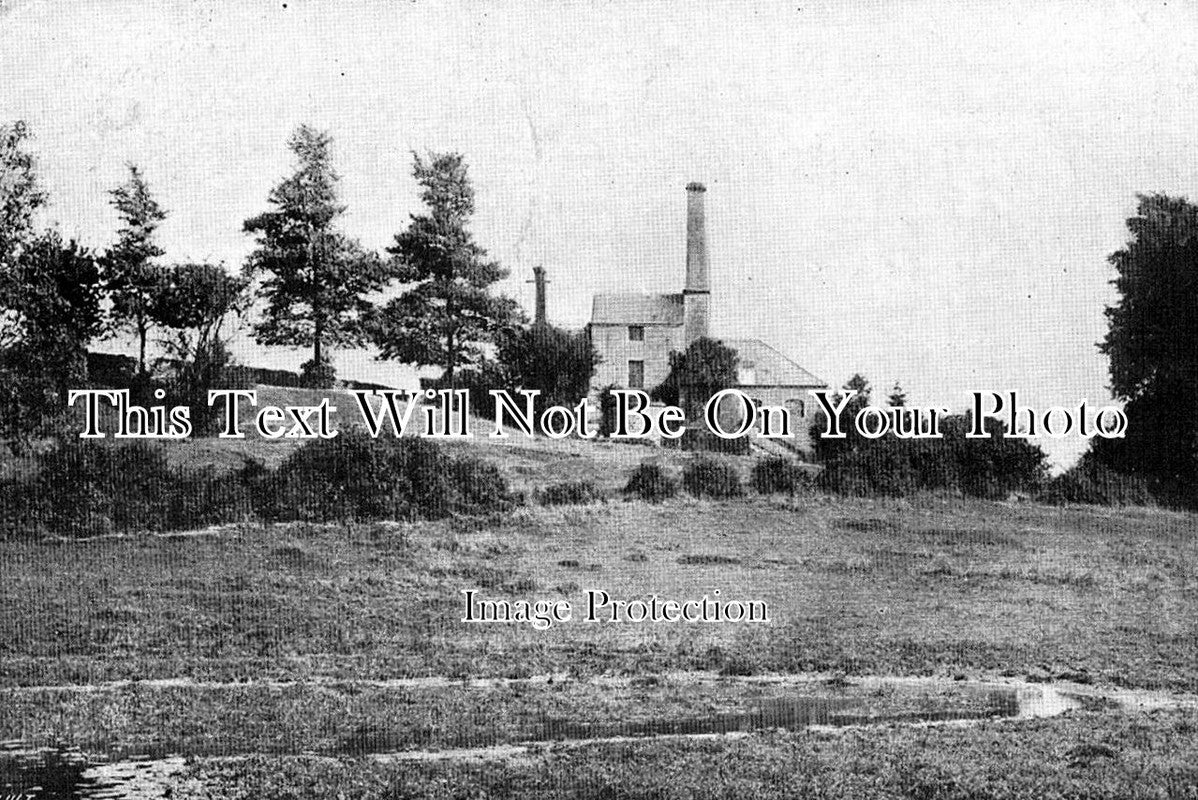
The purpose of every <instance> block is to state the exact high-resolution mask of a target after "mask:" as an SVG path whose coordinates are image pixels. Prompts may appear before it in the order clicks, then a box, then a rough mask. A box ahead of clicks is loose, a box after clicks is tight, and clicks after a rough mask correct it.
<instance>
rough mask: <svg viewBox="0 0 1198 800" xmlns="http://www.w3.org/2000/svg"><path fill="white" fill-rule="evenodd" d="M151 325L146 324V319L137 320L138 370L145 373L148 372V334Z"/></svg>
mask: <svg viewBox="0 0 1198 800" xmlns="http://www.w3.org/2000/svg"><path fill="white" fill-rule="evenodd" d="M148 329H149V326H148V325H146V322H145V320H144V319H139V320H138V321H137V342H138V350H137V371H138V372H139V373H140V374H142V375H144V374H146V336H147V335H148V333H149V330H148Z"/></svg>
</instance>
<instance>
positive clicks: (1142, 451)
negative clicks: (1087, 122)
mask: <svg viewBox="0 0 1198 800" xmlns="http://www.w3.org/2000/svg"><path fill="white" fill-rule="evenodd" d="M1127 227H1128V229H1129V231H1130V232H1131V239H1130V241H1129V242H1128V243H1127V245H1126V246H1125V247H1124V248H1123V249H1121V250H1118V251H1116V252H1115V253H1113V254H1112V255H1111V256H1110V258H1109V261H1110V263H1111V264H1112V265H1113V266H1114V267H1115V270H1116V272H1117V273H1118V274H1117V276H1116V278H1115V279H1114V280H1113V281H1112V284H1113V285H1114V286H1115V288H1116V290H1117V291H1118V293H1119V300H1118V302H1117V303H1116V304H1115V305H1114V306H1110V307H1108V308H1107V309H1106V316H1107V320H1108V324H1109V328H1108V331H1107V335H1106V338H1105V339H1104V340H1103V342H1102V343H1101V344H1100V345H1099V349H1100V350H1101V351H1102V352H1103V353H1105V354H1106V355H1107V356H1108V357H1109V358H1110V374H1111V390H1112V392H1113V393H1114V395H1115V397H1117V398H1118V399H1121V400H1123V401H1125V403H1126V407H1125V409H1124V410H1125V413H1126V414H1127V419H1128V425H1127V433H1126V438H1124V439H1122V440H1095V443H1094V450H1095V455H1096V457H1097V458H1098V459H1099V460H1100V461H1101V462H1103V463H1105V464H1106V465H1107V466H1110V467H1112V468H1114V469H1117V470H1119V471H1123V472H1135V473H1141V474H1143V475H1145V476H1147V477H1150V478H1152V479H1153V480H1154V481H1155V482H1156V483H1157V488H1158V489H1159V490H1161V491H1162V492H1163V493H1164V494H1166V495H1170V496H1172V497H1173V499H1177V500H1181V501H1182V502H1188V503H1191V504H1192V503H1195V502H1198V491H1196V490H1195V489H1194V486H1195V484H1196V483H1198V206H1195V205H1194V204H1192V203H1190V202H1188V201H1187V200H1185V199H1184V198H1176V197H1169V196H1166V195H1160V194H1154V195H1141V196H1140V197H1139V205H1138V207H1137V210H1136V216H1134V217H1132V218H1131V219H1129V220H1128V221H1127Z"/></svg>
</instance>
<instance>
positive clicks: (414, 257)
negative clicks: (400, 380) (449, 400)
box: [373, 153, 521, 386]
mask: <svg viewBox="0 0 1198 800" xmlns="http://www.w3.org/2000/svg"><path fill="white" fill-rule="evenodd" d="M412 155H413V159H414V161H415V165H414V167H413V169H412V174H413V175H414V176H415V177H416V181H417V182H418V183H419V184H420V186H421V187H423V188H422V190H421V193H420V198H421V200H423V201H424V204H425V205H426V206H427V208H428V211H427V213H424V214H413V215H412V216H411V220H410V221H409V223H408V228H407V230H405V231H403V232H402V233H399V234H397V235H396V236H395V244H394V245H393V246H391V247H389V248H388V249H387V252H388V253H390V254H391V256H392V257H393V260H394V262H393V263H394V275H395V277H396V278H397V279H398V280H399V281H400V282H401V283H404V284H411V288H409V289H408V290H407V291H405V292H404V293H403V294H402V295H400V296H399V297H397V298H395V299H393V300H391V301H390V302H389V303H387V305H386V306H384V307H383V308H382V310H381V311H380V312H379V313H378V315H377V317H376V319H375V322H374V325H373V331H374V341H375V344H376V345H378V348H379V351H380V352H379V358H383V359H394V360H396V361H403V362H407V363H409V364H416V365H418V366H439V367H441V368H442V370H443V382H444V383H445V384H447V385H449V386H455V385H456V383H457V380H456V372H457V371H458V370H459V369H460V368H462V367H469V366H472V365H476V364H478V363H479V361H480V359H481V358H482V357H483V355H484V354H485V346H486V345H488V344H491V343H493V342H495V340H496V337H497V336H498V334H499V333H500V331H502V330H504V329H507V328H511V327H512V326H514V325H516V324H517V323H518V322H519V321H520V316H521V315H520V313H519V310H518V306H517V305H516V303H515V301H513V300H511V299H509V298H507V297H497V296H494V295H492V294H491V293H490V291H489V290H490V287H491V286H492V285H493V284H494V283H495V282H496V281H499V280H502V279H503V278H506V277H507V274H508V272H507V270H506V269H503V268H502V267H501V266H500V265H499V264H498V263H496V262H494V261H490V260H488V259H487V253H486V251H485V250H484V249H483V248H482V247H480V246H479V245H478V244H476V243H475V241H474V238H473V236H472V235H471V233H470V231H469V228H468V227H467V226H468V223H469V221H470V216H471V215H472V214H473V213H474V188H473V187H472V186H471V183H470V179H469V176H468V175H467V174H466V162H465V160H464V159H463V157H462V156H461V155H460V154H458V153H442V154H437V153H431V154H429V155H428V157H427V158H421V157H420V156H419V155H417V154H415V153H413V154H412Z"/></svg>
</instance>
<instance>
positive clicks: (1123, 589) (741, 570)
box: [0, 439, 1198, 797]
mask: <svg viewBox="0 0 1198 800" xmlns="http://www.w3.org/2000/svg"><path fill="white" fill-rule="evenodd" d="M480 443H481V444H484V445H485V446H484V447H479V448H478V451H479V452H480V453H483V454H484V455H485V456H486V457H488V458H492V459H494V460H496V461H497V462H498V463H500V464H501V465H502V466H503V467H504V469H505V470H506V471H507V473H508V474H509V476H510V477H511V479H512V480H513V483H514V484H516V486H517V487H518V488H521V489H524V490H526V491H528V490H532V489H535V488H537V487H539V486H544V485H546V484H548V483H552V482H556V481H560V480H573V479H590V480H593V481H595V482H597V483H598V484H600V485H601V486H603V487H605V488H608V489H615V488H617V487H619V486H620V485H622V483H623V481H624V480H625V478H626V475H627V473H628V471H629V470H630V469H631V467H632V466H634V465H635V464H636V463H638V462H639V461H640V460H642V459H643V458H646V457H654V458H660V459H662V460H664V461H666V462H667V463H676V462H677V461H678V460H679V459H680V456H679V455H677V454H673V455H663V454H662V453H661V452H660V451H653V450H647V449H645V448H641V447H634V446H613V445H606V444H600V445H588V444H584V443H579V442H560V443H548V442H544V441H534V442H528V441H525V440H522V439H512V440H507V441H499V442H495V441H490V440H486V439H476V440H475V442H474V443H472V444H470V445H465V444H463V445H457V446H463V447H465V446H475V445H477V444H480ZM169 447H170V450H169V452H170V453H171V454H172V458H175V459H178V460H180V461H181V462H185V463H193V464H194V463H217V464H219V465H224V466H228V467H235V466H237V465H238V464H240V463H241V462H242V460H243V458H244V457H246V456H249V457H253V458H262V459H264V460H266V461H268V463H277V462H278V461H281V459H282V458H284V457H285V456H286V454H287V453H288V452H290V451H291V449H292V448H293V447H294V443H290V442H283V443H270V442H261V441H259V440H255V439H247V440H245V441H243V442H240V443H231V442H218V441H211V440H209V441H204V440H201V441H195V442H181V443H172V444H171V445H169ZM1196 527H1198V525H1196V520H1195V517H1194V516H1193V515H1184V514H1175V513H1170V512H1162V511H1153V510H1110V509H1089V508H1086V509H1078V508H1074V509H1055V508H1047V507H1042V506H1037V505H1030V504H1029V505H1010V504H1002V503H988V502H981V501H960V500H955V499H940V498H921V499H919V500H917V501H912V502H906V501H889V500H887V501H870V500H838V499H833V498H828V497H822V496H816V497H810V498H801V499H796V500H780V499H770V498H760V497H752V498H749V499H745V500H741V501H734V502H729V503H710V502H696V501H692V500H679V501H675V502H671V503H667V504H665V505H662V506H657V507H654V506H648V505H644V504H641V503H623V502H613V503H610V504H599V505H594V506H587V507H568V508H560V509H547V508H532V509H524V510H521V511H519V512H517V513H516V514H515V515H512V516H509V517H506V518H502V519H494V520H455V521H445V522H439V523H423V524H413V525H400V524H386V523H383V524H373V525H358V526H350V527H344V526H310V525H289V526H275V527H261V526H233V527H229V528H226V529H223V530H221V531H218V532H215V533H212V534H208V535H201V536H178V537H153V536H142V537H132V538H126V539H110V540H104V541H95V542H73V543H31V542H24V543H22V542H2V543H0V563H4V564H5V565H6V573H7V575H6V580H5V581H3V582H0V609H2V611H3V613H2V614H0V681H2V682H3V683H4V684H7V685H8V686H13V685H26V686H28V685H37V684H86V683H89V682H95V681H104V680H113V679H139V678H140V679H148V678H180V677H182V678H192V679H197V680H217V681H224V680H246V681H250V682H251V683H250V684H249V685H248V686H246V687H244V688H240V689H238V688H220V687H209V688H203V687H186V686H184V687H173V688H172V687H163V688H153V687H141V686H138V685H133V686H125V687H110V688H105V689H101V690H98V691H97V690H86V691H85V690H84V687H82V686H80V687H79V688H75V689H73V688H66V689H61V690H52V691H38V692H28V691H19V692H14V691H13V690H3V694H4V695H7V696H3V695H0V738H8V737H16V736H22V735H24V736H27V738H33V739H38V740H42V741H48V740H49V739H52V738H56V739H59V740H62V741H65V742H67V743H74V744H83V745H87V746H89V747H92V748H95V749H97V750H107V751H110V752H130V751H131V750H136V749H139V748H140V749H146V750H151V751H152V750H153V749H154V747H155V746H168V745H173V747H174V749H180V750H183V751H185V752H193V753H215V752H230V753H238V752H244V753H250V752H271V753H296V752H301V751H303V750H316V751H321V752H323V751H329V752H335V751H337V750H338V749H341V750H343V751H352V750H353V747H350V746H348V745H347V742H353V741H359V740H361V739H362V737H366V738H368V739H370V738H372V737H373V740H374V741H375V742H376V744H377V743H379V742H381V743H382V744H383V745H385V746H386V747H399V748H406V747H413V746H421V745H428V744H432V745H445V744H452V743H453V738H452V734H453V731H455V730H457V731H460V730H462V729H463V728H471V727H473V729H475V730H476V731H481V732H484V734H485V732H486V731H493V732H494V733H493V735H494V737H495V740H496V741H509V740H518V739H520V738H522V737H525V736H526V735H527V734H528V731H530V730H535V728H536V725H538V724H540V722H541V721H543V720H544V719H546V718H547V717H548V718H560V719H571V720H584V721H593V722H596V723H598V724H604V723H611V722H612V721H613V720H627V719H635V718H637V715H638V714H640V715H649V716H653V715H654V714H661V715H669V714H675V715H677V714H693V713H699V714H702V713H710V712H712V711H713V710H727V709H729V708H744V707H749V706H751V705H752V703H754V702H755V701H756V700H757V699H759V698H757V697H756V696H754V695H752V694H751V693H746V692H742V691H741V690H740V689H738V688H736V687H735V686H723V687H719V688H712V687H707V688H705V689H704V690H703V691H702V692H699V693H696V692H694V691H692V690H691V689H690V688H685V687H684V688H682V689H680V688H679V687H678V686H677V684H676V683H675V681H674V679H673V678H672V677H666V678H663V679H662V680H660V681H656V680H647V681H645V682H644V683H643V684H640V685H638V686H636V687H634V688H628V689H624V690H619V691H615V690H611V689H610V688H603V687H602V686H601V685H599V684H593V683H591V682H588V681H586V680H585V678H586V677H587V676H591V675H597V674H602V673H614V674H632V675H636V676H638V678H639V679H646V678H650V677H651V676H653V675H665V674H666V673H670V672H672V671H674V670H694V669H699V670H712V671H725V672H732V673H738V674H739V673H745V672H758V673H760V672H792V671H802V670H827V671H842V672H846V673H849V674H853V673H860V674H865V673H880V674H894V675H904V674H940V675H946V676H948V675H959V674H961V675H967V676H971V677H993V676H996V675H1002V674H1006V675H1015V676H1024V675H1027V676H1031V677H1033V678H1035V679H1042V678H1052V677H1069V678H1072V679H1074V680H1078V679H1080V680H1093V681H1095V682H1097V683H1099V684H1121V685H1130V686H1141V687H1164V688H1171V689H1176V690H1185V691H1191V692H1193V691H1198V623H1196V620H1198V615H1196V614H1195V611H1196V610H1198V608H1196V606H1198V593H1196V592H1195V578H1196V577H1198V559H1196V555H1198V542H1196V540H1195V537H1194V535H1193V534H1194V530H1195V528H1196ZM467 587H477V588H481V589H484V590H486V591H487V592H488V594H492V595H495V596H508V597H535V598H546V599H553V598H557V597H567V598H569V599H571V600H574V601H580V600H581V598H582V593H583V590H584V589H586V588H588V587H596V588H603V589H606V590H608V591H610V592H611V593H612V594H613V595H615V596H626V597H631V596H636V595H644V594H647V593H650V592H656V593H658V594H660V595H662V596H669V597H677V598H691V597H696V596H698V595H700V594H702V593H703V592H710V591H713V590H714V589H720V590H721V591H722V594H723V596H724V597H727V598H731V597H737V598H754V599H765V600H767V601H768V602H769V603H770V607H771V614H772V617H773V623H772V624H771V625H769V626H761V627H752V626H733V625H708V626H675V625H664V624H659V625H622V626H611V625H608V626H601V625H595V624H586V623H580V622H574V623H570V624H565V625H561V626H558V627H555V628H554V629H552V630H550V631H535V630H532V629H531V628H530V627H528V626H522V625H521V626H504V625H494V626H477V627H469V626H465V625H463V624H461V623H460V622H459V621H458V620H459V618H460V615H461V611H460V601H459V594H458V593H459V590H460V589H462V588H467ZM562 672H565V673H569V674H570V675H572V676H573V677H576V678H580V679H583V680H582V681H581V682H579V681H567V682H565V683H562V684H560V686H559V687H554V688H552V689H550V688H541V689H533V688H524V689H521V688H519V687H520V686H521V685H522V684H516V685H514V686H515V688H509V689H506V690H503V691H502V692H500V693H499V694H495V693H488V692H489V691H490V690H486V689H483V688H481V687H469V688H468V687H465V686H458V685H455V686H452V687H449V688H442V689H441V690H428V691H415V690H412V691H408V690H402V691H391V690H382V689H370V688H369V687H364V686H363V685H354V684H353V683H352V681H353V680H355V679H386V678H393V677H401V676H423V675H445V676H455V677H459V678H463V677H473V678H480V677H488V676H508V677H521V676H527V675H531V674H542V673H562ZM312 678H332V679H338V680H342V681H349V683H339V684H334V685H332V686H322V687H319V688H317V687H313V686H299V687H293V688H279V687H271V686H269V685H265V684H263V683H261V681H266V680H301V681H303V680H307V679H312ZM738 692H739V694H738ZM909 701H911V700H910V698H907V699H905V700H903V702H909ZM878 702H881V701H878ZM888 702H890V701H888ZM895 702H898V701H895ZM900 705H901V703H900ZM483 709H486V711H485V713H484V712H483ZM1196 723H1198V720H1196V719H1195V718H1194V717H1193V714H1192V712H1174V713H1170V714H1165V713H1160V714H1157V715H1154V716H1152V717H1151V718H1149V717H1138V718H1134V719H1129V718H1128V717H1125V716H1123V715H1121V714H1117V713H1106V714H1087V715H1080V716H1074V717H1067V718H1062V719H1057V720H1049V721H1039V722H1032V721H1029V722H1020V723H1010V722H1004V723H988V724H986V725H984V726H982V727H981V728H975V729H968V730H963V731H956V730H952V729H937V730H935V731H931V732H921V731H919V730H918V729H881V730H873V731H867V732H862V733H860V734H856V733H854V734H852V735H849V736H845V737H843V738H839V739H833V740H824V739H823V738H821V737H820V736H819V735H816V734H812V733H798V734H788V735H786V736H781V737H779V736H754V737H751V738H750V739H748V740H745V741H741V742H736V741H725V742H717V743H708V744H702V743H696V744H687V745H679V744H677V743H669V744H667V743H654V742H645V743H638V744H635V745H628V746H627V747H622V748H616V749H612V748H611V747H584V748H576V749H570V750H567V751H563V752H554V753H553V754H551V755H546V756H545V757H544V758H539V759H534V760H533V761H532V762H530V763H526V764H523V765H521V764H515V765H513V764H509V765H506V766H502V767H501V766H490V767H473V766H465V767H463V766H454V767H449V766H446V765H429V766H427V767H420V768H415V767H412V766H411V765H372V764H371V762H363V761H360V760H351V761H343V760H336V759H333V760H320V759H316V760H312V759H304V758H283V759H279V758H272V760H271V761H269V762H263V761H256V760H252V759H251V760H250V761H248V762H246V761H244V760H240V759H234V760H232V761H225V760H222V759H203V760H201V761H200V762H198V763H197V764H196V765H195V766H194V767H193V769H192V775H193V778H192V779H191V781H190V783H188V784H186V785H185V786H183V787H181V788H183V789H184V790H186V791H191V792H193V793H195V794H196V795H197V796H206V794H207V793H208V792H209V791H211V792H213V793H214V794H212V796H218V795H219V796H230V792H231V787H232V786H234V785H238V786H241V787H242V790H243V791H244V792H248V794H246V795H244V796H257V795H258V794H259V793H260V792H258V791H257V790H256V789H254V786H255V782H256V781H259V780H265V781H267V782H268V785H269V786H270V787H275V788H278V787H284V786H295V787H309V788H310V787H311V786H312V785H313V783H315V785H319V786H323V787H326V788H337V789H345V790H346V791H347V796H348V795H351V794H352V795H356V794H359V793H361V794H363V795H364V796H369V795H384V796H386V795H388V794H389V793H390V792H392V791H394V790H396V789H397V787H401V788H402V791H403V793H407V792H409V791H410V792H412V793H414V794H415V795H416V796H425V795H427V796H441V795H443V794H444V792H443V791H442V790H443V789H444V785H443V784H442V783H440V781H442V780H445V779H447V780H449V782H450V784H451V785H452V786H454V787H458V788H459V789H460V790H461V794H462V796H472V793H474V794H480V793H481V794H486V793H488V792H490V793H497V794H499V795H502V791H501V790H505V787H507V789H510V790H511V792H512V794H511V796H532V797H536V796H546V797H549V796H561V795H574V796H596V797H598V796H610V797H616V796H621V797H637V796H690V794H688V793H689V792H691V790H694V791H695V792H698V794H697V795H696V796H703V795H702V791H701V790H700V787H703V786H707V785H709V784H710V783H711V782H712V781H715V780H717V779H719V780H722V781H723V783H724V785H725V786H726V787H728V790H729V793H730V794H729V796H745V797H748V796H758V795H759V794H760V792H761V791H762V789H761V787H763V786H765V785H767V784H771V783H774V782H776V781H777V780H779V779H780V777H781V776H790V777H789V778H787V780H790V781H791V788H793V789H795V790H796V791H797V790H798V789H799V788H802V787H805V788H806V789H809V790H811V791H812V792H813V793H814V796H820V793H821V792H827V793H828V794H829V796H838V795H843V794H845V793H849V794H853V795H854V796H879V797H889V796H900V795H902V794H908V795H909V794H911V793H916V794H919V793H920V792H923V794H924V795H925V796H971V795H976V794H977V789H978V787H979V786H982V785H983V784H985V785H987V786H989V785H1000V786H1002V785H1003V783H1002V782H1003V781H1006V784H1005V786H1004V787H1003V789H1002V791H999V792H997V793H996V796H1016V795H1017V794H1018V793H1019V792H1020V791H1026V792H1027V793H1028V794H1029V796H1052V795H1053V791H1055V790H1056V789H1060V791H1062V792H1064V791H1065V790H1066V789H1068V790H1069V791H1072V792H1075V793H1076V792H1078V791H1082V790H1088V789H1096V790H1097V789H1102V791H1096V794H1095V796H1112V797H1114V796H1132V795H1134V793H1135V792H1136V791H1140V789H1139V788H1137V787H1146V788H1144V791H1145V792H1147V791H1149V789H1153V788H1155V789H1161V788H1163V789H1165V790H1166V791H1168V792H1170V793H1171V794H1174V795H1176V794H1178V792H1176V791H1173V789H1175V788H1176V787H1178V786H1185V785H1188V786H1192V785H1193V783H1194V781H1195V777H1194V775H1193V773H1192V769H1191V770H1190V772H1186V771H1185V770H1186V769H1187V768H1186V767H1185V766H1184V765H1185V764H1187V763H1192V762H1193V758H1192V757H1191V756H1192V754H1191V753H1190V752H1189V751H1187V750H1186V747H1187V746H1189V745H1185V744H1184V743H1183V742H1182V739H1184V738H1185V734H1186V732H1187V731H1188V732H1190V734H1191V735H1190V737H1189V739H1188V740H1186V741H1190V742H1191V744H1192V740H1193V737H1192V731H1193V730H1194V725H1195V724H1196ZM1129 726H1130V727H1129ZM1133 728H1134V730H1133ZM447 732H448V733H447ZM486 735H490V734H486ZM447 736H448V738H446V737H447ZM1126 736H1131V737H1132V738H1131V739H1128V740H1127V741H1126V742H1124V743H1119V742H1121V741H1123V740H1122V739H1121V737H1126ZM1093 742H1100V743H1102V742H1107V743H1110V747H1111V748H1113V751H1112V752H1113V755H1110V756H1108V755H1106V754H1105V753H1106V751H1104V750H1101V749H1098V750H1094V751H1093V752H1091V751H1089V750H1084V749H1083V750H1082V751H1079V752H1081V753H1082V755H1080V756H1078V755H1076V753H1075V754H1074V755H1070V753H1071V752H1073V750H1074V749H1075V748H1078V747H1083V746H1084V745H1087V744H1090V743H1093ZM1102 746H1103V747H1106V746H1107V745H1106V744H1103V745H1102ZM371 747H372V746H367V749H371ZM1191 749H1192V748H1191ZM1086 753H1090V755H1086ZM1093 753H1098V755H1097V756H1095V755H1093ZM1187 759H1188V760H1187ZM613 761H618V762H619V763H621V764H623V765H624V766H623V767H622V768H621V769H619V770H613V768H612V763H613ZM709 764H710V765H711V766H706V765H709ZM712 770H716V771H715V772H712ZM912 774H914V775H916V776H917V777H916V778H915V779H914V780H915V782H914V783H912V784H911V785H907V784H905V783H903V781H905V780H908V779H907V778H905V777H904V776H907V775H912ZM1025 778H1026V779H1025ZM610 781H623V782H624V787H623V789H621V790H618V791H617V793H616V794H607V795H604V794H601V793H599V788H598V787H599V785H600V783H604V782H610ZM647 781H648V782H650V783H653V782H654V781H656V783H653V786H656V789H653V788H652V787H648V788H644V789H642V788H638V787H641V786H642V785H643V784H645V783H646V782H647ZM1137 781H1138V782H1139V783H1137ZM1186 781H1188V783H1186ZM996 782H997V783H996ZM201 784H204V785H207V786H209V788H202V786H201ZM1037 786H1038V787H1040V788H1041V789H1044V787H1047V788H1048V790H1047V791H1033V788H1034V787H1037ZM829 787H830V788H829ZM1112 787H1113V788H1112ZM1171 787H1172V788H1171ZM359 789H360V790H361V791H360V792H358V791H356V790H359ZM657 789H660V790H662V791H661V792H660V793H656V791H657ZM296 790H297V791H300V792H301V793H303V792H304V791H306V789H304V788H298V789H296ZM272 791H273V789H272V790H271V791H268V792H266V793H267V794H270V793H271V792H272ZM455 791H456V790H455ZM1104 792H1105V793H1104ZM871 793H872V794H871Z"/></svg>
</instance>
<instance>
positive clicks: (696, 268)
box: [682, 183, 711, 345]
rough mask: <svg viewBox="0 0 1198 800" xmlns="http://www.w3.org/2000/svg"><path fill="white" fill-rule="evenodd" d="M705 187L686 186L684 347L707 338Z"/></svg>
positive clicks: (707, 290) (683, 302)
mask: <svg viewBox="0 0 1198 800" xmlns="http://www.w3.org/2000/svg"><path fill="white" fill-rule="evenodd" d="M706 193H707V187H706V186H704V185H703V184H701V183H688V184H687V185H686V285H685V286H684V287H683V289H682V319H683V334H684V336H685V344H688V345H689V344H690V343H691V342H693V341H695V340H696V339H700V338H702V337H704V336H707V335H708V332H707V315H708V304H709V301H710V299H711V286H710V284H709V283H708V277H707V223H706V219H705V215H704V209H703V200H704V195H706Z"/></svg>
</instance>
